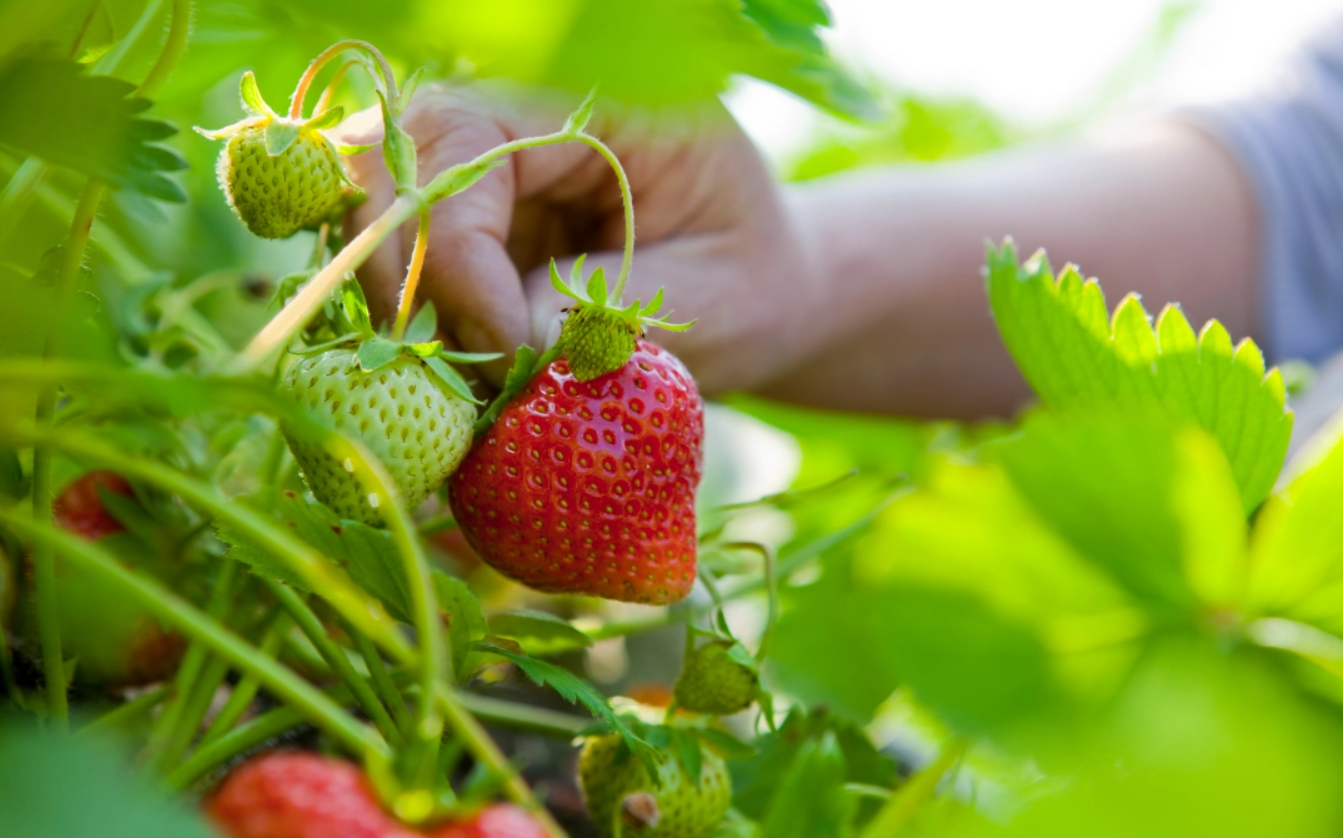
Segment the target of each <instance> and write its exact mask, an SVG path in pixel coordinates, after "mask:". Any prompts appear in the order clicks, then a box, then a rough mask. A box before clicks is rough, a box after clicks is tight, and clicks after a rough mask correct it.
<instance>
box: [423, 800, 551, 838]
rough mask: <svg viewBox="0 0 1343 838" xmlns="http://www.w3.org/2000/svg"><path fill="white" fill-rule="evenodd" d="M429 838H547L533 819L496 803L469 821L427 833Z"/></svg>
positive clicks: (522, 811) (510, 807) (515, 809)
mask: <svg viewBox="0 0 1343 838" xmlns="http://www.w3.org/2000/svg"><path fill="white" fill-rule="evenodd" d="M429 838H546V831H545V830H544V829H542V828H541V825H540V824H539V823H537V822H536V819H535V818H533V817H532V816H531V815H529V814H527V813H526V812H525V811H524V810H522V809H520V808H518V807H517V806H511V805H509V804H507V803H496V804H492V805H490V806H486V807H485V808H484V809H481V810H480V811H479V812H476V813H475V814H474V815H472V816H471V817H470V818H469V819H468V820H465V821H462V822H459V823H450V824H446V825H444V826H440V827H438V828H437V829H435V830H432V831H430V833H429Z"/></svg>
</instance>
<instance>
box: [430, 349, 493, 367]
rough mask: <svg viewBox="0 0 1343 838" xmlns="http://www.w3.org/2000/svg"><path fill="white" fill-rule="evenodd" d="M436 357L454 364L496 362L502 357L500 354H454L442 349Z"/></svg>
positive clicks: (451, 351)
mask: <svg viewBox="0 0 1343 838" xmlns="http://www.w3.org/2000/svg"><path fill="white" fill-rule="evenodd" d="M438 357H440V358H443V359H445V360H448V361H452V362H453V363H456V364H480V363H484V362H485V361H497V360H499V359H500V358H502V357H504V353H502V352H454V351H453V350H451V349H443V350H440V351H439V353H438Z"/></svg>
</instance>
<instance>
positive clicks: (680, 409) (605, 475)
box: [450, 340, 704, 604]
mask: <svg viewBox="0 0 1343 838" xmlns="http://www.w3.org/2000/svg"><path fill="white" fill-rule="evenodd" d="M703 442H704V404H703V402H702V401H701V399H700V396H699V392H698V391H697V390H696V389H695V382H694V380H693V379H692V378H691V377H690V373H689V372H687V371H686V368H685V367H684V366H683V365H682V364H681V362H680V361H678V360H677V359H676V358H675V357H674V356H673V355H671V354H670V353H669V352H667V351H666V350H663V349H660V348H659V347H657V346H655V345H654V344H652V343H649V342H647V341H645V340H638V341H637V344H636V348H635V350H634V353H633V355H631V356H628V360H627V361H625V362H624V363H623V365H621V366H619V367H618V368H617V369H615V370H614V371H611V372H607V373H604V374H601V375H598V376H597V377H595V378H592V379H591V380H588V381H580V380H579V379H578V377H577V376H575V375H574V374H573V373H572V372H571V370H570V363H569V359H568V358H567V357H562V358H559V359H557V360H555V361H552V362H551V363H550V364H549V365H547V366H546V367H545V368H543V369H542V370H541V371H540V372H539V373H538V374H536V375H535V376H534V377H532V379H531V381H530V382H528V383H527V385H526V387H525V388H524V389H523V390H522V392H521V393H519V394H518V395H517V396H516V397H515V398H514V399H513V400H512V401H511V402H509V403H508V405H507V406H506V407H505V408H504V409H503V411H502V412H501V413H500V414H499V418H498V420H497V421H496V422H495V423H494V425H493V426H492V427H491V428H490V430H489V432H488V433H487V434H485V436H484V437H483V438H482V439H480V440H479V441H478V442H477V443H476V445H475V447H474V448H473V449H472V450H471V453H470V454H468V455H467V457H466V459H465V460H464V461H463V463H462V466H461V468H460V469H459V470H458V471H457V473H456V474H454V475H453V477H452V479H451V482H450V487H451V500H452V509H453V513H454V514H455V515H456V517H457V521H458V523H459V524H460V525H461V529H462V533H463V534H464V535H465V536H466V537H467V539H468V540H469V541H470V542H471V546H472V547H474V548H475V549H476V551H477V552H478V553H480V555H481V557H483V558H484V559H485V561H486V562H488V563H489V564H490V565H491V566H492V567H494V568H495V569H496V570H498V571H499V572H500V573H503V574H504V575H505V576H508V577H510V578H513V579H516V580H517V581H519V582H522V583H523V584H525V585H529V586H531V587H533V588H536V589H538V590H541V591H549V592H553V593H570V594H586V595H592V596H601V597H606V598H608V599H616V600H622V601H626V602H642V603H649V604H666V603H670V602H675V601H676V600H679V599H681V598H682V597H684V596H685V595H686V594H687V593H689V591H690V588H691V586H692V585H693V584H694V581H695V548H696V532H695V489H696V487H697V486H698V485H699V479H700V467H701V463H702V460H703V451H702V448H703Z"/></svg>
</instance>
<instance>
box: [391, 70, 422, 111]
mask: <svg viewBox="0 0 1343 838" xmlns="http://www.w3.org/2000/svg"><path fill="white" fill-rule="evenodd" d="M422 81H424V68H423V67H421V68H419V69H418V70H416V71H415V72H413V73H411V74H410V77H409V78H407V79H406V80H405V81H404V82H402V83H401V90H400V91H399V92H398V93H397V94H396V112H397V113H398V114H402V113H405V112H406V108H408V107H410V100H411V99H413V98H414V97H415V91H416V90H418V89H419V87H420V82H422Z"/></svg>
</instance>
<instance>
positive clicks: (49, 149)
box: [0, 58, 186, 202]
mask: <svg viewBox="0 0 1343 838" xmlns="http://www.w3.org/2000/svg"><path fill="white" fill-rule="evenodd" d="M134 92H135V88H134V86H133V85H131V84H129V83H128V82H125V81H121V80H119V79H114V78H111V77H108V76H90V75H86V74H85V73H84V71H83V68H82V67H81V65H79V64H76V63H75V62H73V61H67V60H64V59H45V58H24V59H19V60H17V61H13V62H11V63H9V64H6V65H3V66H0V113H5V114H8V115H10V116H9V118H7V119H3V120H0V146H3V147H5V148H8V149H9V150H11V151H12V152H15V153H17V154H19V155H23V156H26V155H33V156H36V157H40V158H41V159H43V160H46V161H48V162H49V163H53V164H55V165H57V166H68V167H70V168H72V169H75V170H76V171H78V172H80V173H82V174H84V175H87V176H89V177H98V178H102V179H103V180H105V181H107V182H108V183H109V184H111V185H112V186H114V187H116V188H118V189H127V190H131V191H133V192H138V193H140V194H142V195H146V196H148V197H151V198H157V199H159V200H163V201H174V202H181V201H184V200H185V195H184V194H183V192H182V188H181V186H179V185H178V184H177V183H176V182H174V181H172V180H170V179H169V178H167V177H165V176H164V174H163V173H164V172H169V171H175V170H178V169H182V168H184V167H185V166H186V161H185V160H184V159H183V158H182V157H181V155H179V154H178V153H177V152H175V151H172V150H171V149H168V148H165V147H164V146H161V145H157V144H156V143H157V142H158V141H160V140H163V139H166V138H167V137H170V136H172V135H173V134H175V133H176V132H177V129H175V128H173V127H172V126H171V125H169V124H168V123H166V122H162V121H160V120H156V119H147V118H144V117H139V116H136V114H139V113H140V112H142V111H144V110H145V109H146V108H148V107H149V102H148V101H146V100H144V99H135V98H131V97H132V96H133V95H134ZM20 115H21V116H20Z"/></svg>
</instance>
